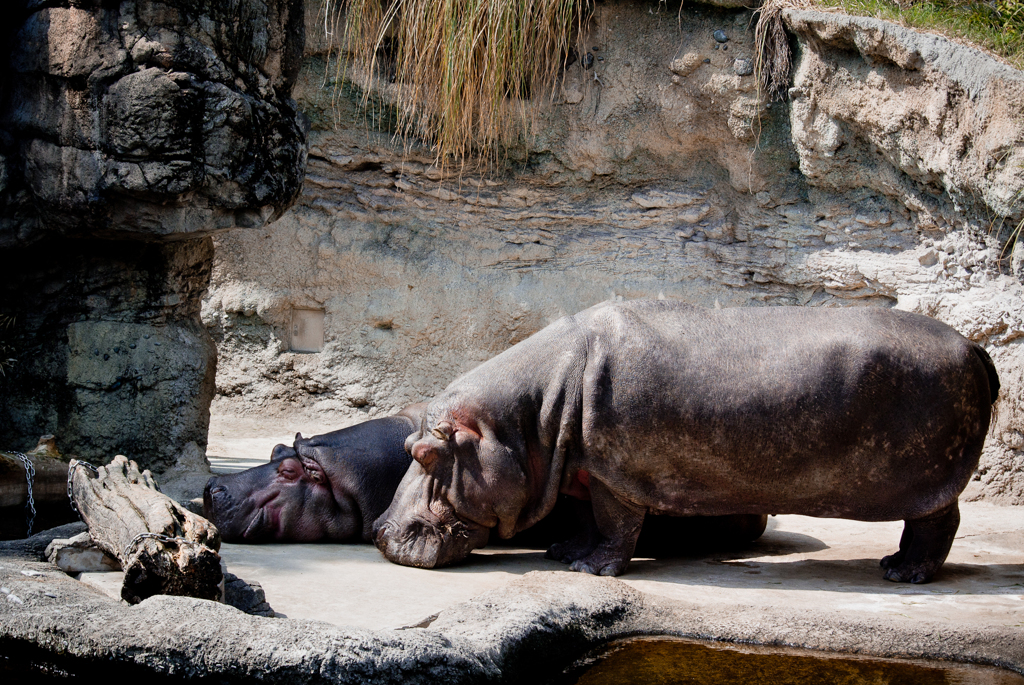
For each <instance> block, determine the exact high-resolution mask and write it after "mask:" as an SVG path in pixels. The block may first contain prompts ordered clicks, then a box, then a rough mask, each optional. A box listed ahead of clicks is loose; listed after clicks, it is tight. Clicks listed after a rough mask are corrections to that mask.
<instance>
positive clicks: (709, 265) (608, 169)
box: [203, 2, 1024, 503]
mask: <svg viewBox="0 0 1024 685" xmlns="http://www.w3.org/2000/svg"><path fill="white" fill-rule="evenodd" d="M307 16H308V17H309V20H310V21H314V19H313V17H314V12H313V11H312V9H310V10H308V11H307ZM751 19H752V15H751V13H750V12H749V11H747V10H727V9H717V8H710V7H707V6H701V5H694V6H691V5H685V6H684V7H683V10H682V14H681V19H680V18H679V17H677V16H676V14H675V12H667V13H665V12H662V13H656V12H654V11H651V12H648V9H647V7H646V6H640V5H635V4H633V3H629V2H618V3H604V4H600V5H598V6H597V11H596V14H595V17H594V20H593V22H592V24H591V33H590V35H588V36H586V37H585V38H584V40H583V44H584V45H586V46H587V47H588V48H591V50H590V52H591V54H593V55H594V56H595V59H594V61H593V67H592V68H590V69H585V68H584V67H583V66H582V65H581V64H580V63H579V62H577V63H576V64H573V65H571V66H570V67H569V68H568V69H567V70H566V72H565V73H564V75H563V76H562V78H561V79H560V82H559V84H558V87H557V88H556V90H555V93H554V96H553V99H552V101H551V103H549V104H548V105H546V106H544V107H539V108H538V110H537V113H536V123H535V127H534V136H533V137H532V138H529V139H528V140H524V141H523V142H522V144H521V145H520V146H518V147H513V149H510V150H509V151H508V159H509V162H510V163H509V165H508V168H507V170H505V171H502V172H500V173H497V172H495V173H490V174H487V173H477V172H475V171H474V170H472V169H465V170H462V171H461V173H460V172H459V170H452V169H440V168H438V167H437V166H435V165H434V164H433V163H432V162H433V159H432V157H431V155H430V154H429V151H428V150H425V149H423V148H422V147H417V144H416V141H394V140H392V139H391V137H390V135H389V134H388V133H386V132H384V133H374V130H373V126H372V123H373V122H372V121H367V119H366V118H365V115H363V114H362V113H361V112H360V110H359V107H358V104H359V95H358V94H352V93H350V92H349V91H347V90H345V91H338V95H339V96H340V97H334V96H335V92H334V90H333V88H334V87H335V86H336V85H337V84H336V82H333V81H332V79H333V78H334V73H335V72H334V63H333V62H332V63H330V64H326V63H325V50H326V47H325V46H326V43H325V42H324V40H323V39H322V30H320V29H319V28H318V27H316V26H314V25H312V24H311V25H310V26H309V27H308V28H307V30H308V32H309V33H310V36H311V37H313V36H319V37H318V38H316V39H315V40H313V39H311V41H310V43H309V49H308V51H307V55H306V58H305V62H304V66H303V69H302V71H301V72H300V75H299V77H298V79H297V83H296V90H295V93H296V97H297V99H298V100H299V103H300V105H301V107H302V108H303V110H304V111H305V112H306V113H307V114H308V115H309V117H310V119H311V120H312V121H313V123H314V130H313V132H312V134H311V149H310V157H309V167H308V172H307V179H306V184H305V187H304V191H303V193H302V195H301V196H300V197H299V199H298V201H297V203H296V205H295V207H294V208H293V209H292V210H290V211H289V212H287V213H286V214H285V215H284V216H283V217H282V218H281V219H280V220H279V221H277V222H276V223H274V224H273V225H270V226H268V227H266V228H265V229H260V230H257V231H249V232H235V233H231V234H226V235H223V236H218V237H217V238H216V239H215V240H216V259H215V264H214V271H213V276H212V286H211V291H210V295H209V297H208V298H207V299H206V301H205V302H204V306H203V320H204V322H205V323H206V324H207V325H208V326H209V328H210V330H211V332H212V333H213V335H214V338H215V340H216V341H217V345H218V350H219V353H220V366H219V371H218V376H217V389H218V393H219V395H218V397H219V399H218V400H215V402H218V405H217V406H219V407H222V408H223V410H224V411H259V412H289V411H299V412H302V413H304V414H306V415H308V413H309V412H321V414H322V415H323V416H327V417H333V420H335V421H336V422H337V424H338V425H339V426H341V425H343V424H346V423H350V422H353V421H356V420H360V419H362V418H366V417H368V416H379V415H382V414H384V413H387V412H391V411H394V410H395V409H396V408H399V407H401V406H404V405H405V404H407V403H409V402H413V401H418V400H421V399H424V398H429V397H431V396H433V395H434V394H435V393H437V392H438V391H439V390H440V389H442V388H443V387H444V386H445V385H446V384H447V383H448V382H450V381H451V380H453V379H454V378H456V377H457V376H458V375H459V374H460V373H462V372H464V371H466V370H468V369H470V368H472V367H473V366H475V365H477V364H479V363H480V362H482V361H484V360H486V359H488V358H490V357H492V356H494V355H495V354H497V353H499V352H501V351H502V350H504V349H505V348H507V347H508V346H510V345H512V344H514V343H516V342H518V341H519V340H522V339H523V338H525V337H527V336H528V335H530V334H531V333H533V332H535V331H537V330H539V329H540V328H541V327H543V326H544V325H546V324H547V323H549V322H550V321H551V320H553V319H555V318H557V317H558V316H561V315H563V314H567V313H572V312H574V311H577V310H580V309H583V308H585V307H588V306H590V305H592V304H595V303H597V302H600V301H603V300H607V299H610V298H639V297H668V298H678V299H683V300H686V301H689V302H694V303H697V304H701V305H704V306H708V307H715V306H722V307H729V306H761V305H783V304H790V305H805V306H862V305H868V306H887V307H891V306H896V307H900V308H903V309H909V310H913V311H918V312H923V313H926V314H929V315H932V316H935V317H937V318H939V319H941V320H944V321H946V322H948V323H950V324H952V325H953V326H955V327H956V328H958V330H960V331H961V332H963V333H964V334H965V335H967V336H968V337H970V338H972V339H974V340H977V341H979V342H981V343H983V344H985V345H986V346H987V348H988V349H989V351H990V352H991V353H992V356H993V358H994V359H995V360H996V364H997V366H998V368H999V371H1000V374H1001V378H1002V382H1003V391H1002V394H1001V399H1000V401H999V404H998V410H999V420H998V421H997V422H996V424H995V426H994V428H993V433H992V437H991V439H990V440H989V444H988V448H987V451H986V453H985V456H984V457H983V461H982V465H981V468H980V470H979V473H978V474H977V480H976V482H975V483H974V484H972V486H971V489H970V490H969V495H970V496H985V497H993V498H998V499H1002V500H1003V501H1009V502H1018V503H1024V476H1022V472H1024V451H1022V448H1024V442H1022V441H1024V435H1022V433H1021V431H1020V426H1021V425H1022V421H1024V417H1022V414H1021V412H1022V410H1024V385H1022V382H1021V380H1020V379H1021V378H1022V373H1021V371H1022V366H1024V348H1021V347H1020V344H1019V343H1020V342H1021V339H1022V337H1024V310H1022V305H1021V302H1022V295H1024V290H1022V287H1021V276H1022V274H1021V272H1020V271H1019V267H1016V266H1015V265H1016V264H1017V261H1015V260H1018V261H1019V259H1018V258H1019V256H1020V255H1022V254H1024V252H1019V251H1015V250H1014V247H1015V245H1014V244H1011V243H1008V242H1007V236H1008V234H1009V229H1010V228H1011V227H1012V226H1014V225H1015V222H1016V221H1018V220H1019V219H1020V218H1021V217H1022V211H1024V210H1022V207H1021V205H1020V203H1018V202H1017V201H1016V200H1015V198H1016V197H1018V194H1019V193H1020V192H1021V190H1022V189H1024V169H1022V167H1021V161H1022V160H1021V159H1020V156H1021V155H1022V154H1024V153H1022V152H1021V150H1022V149H1024V146H1021V145H1020V140H1021V137H1022V135H1024V123H1022V122H1024V117H1022V114H1024V91H1022V90H1021V84H1022V83H1024V81H1022V76H1021V74H1020V73H1019V72H1017V71H1014V70H1012V69H1009V68H1007V67H1004V66H1002V65H1000V64H998V63H997V62H995V61H994V60H992V59H991V58H989V57H987V56H985V55H983V54H982V53H980V52H979V51H976V50H972V49H970V48H965V47H963V46H960V45H958V44H956V43H953V42H951V41H949V40H947V39H945V38H940V37H937V36H923V35H920V34H917V33H914V32H911V31H907V30H904V29H901V28H899V27H895V26H892V25H889V24H885V23H883V22H878V21H875V20H863V19H857V18H852V17H846V16H844V15H838V14H823V13H814V12H790V13H789V14H787V15H786V21H787V25H788V27H789V30H790V31H791V32H792V33H793V36H794V45H795V46H796V63H795V69H794V77H793V79H794V81H793V88H792V90H791V97H790V99H789V100H788V101H787V102H782V103H773V104H772V105H770V106H769V105H766V104H763V103H761V102H760V101H759V99H758V97H757V92H756V85H755V80H754V76H753V74H752V60H753V56H754V55H753V37H752V31H751V28H750V27H751ZM320 21H322V18H321V19H320ZM716 30H720V31H724V32H725V34H726V37H727V38H728V40H727V41H726V42H725V43H720V42H718V41H716V40H715V39H714V37H713V34H714V32H715V31H716ZM332 84H333V85H332ZM993 217H995V218H996V219H997V220H996V221H995V223H993ZM1000 217H1002V219H1001V221H1002V223H1000V220H999V218H1000ZM310 309H312V310H320V311H322V312H323V315H324V320H325V340H324V346H323V349H322V350H321V351H320V352H318V353H314V354H309V353H298V352H292V351H290V347H291V342H290V341H291V336H292V320H293V318H294V317H296V316H298V315H297V314H296V313H295V312H296V311H297V310H310Z"/></svg>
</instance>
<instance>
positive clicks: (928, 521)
mask: <svg viewBox="0 0 1024 685" xmlns="http://www.w3.org/2000/svg"><path fill="white" fill-rule="evenodd" d="M959 525H960V510H959V508H958V507H957V504H956V502H954V503H953V504H951V505H949V506H948V507H946V508H944V509H940V510H939V511H937V512H936V513H934V514H931V515H929V516H926V517H923V518H919V519H911V520H908V521H906V522H905V523H904V525H903V536H902V537H901V538H900V550H899V551H898V552H896V553H895V554H890V555H889V556H887V557H885V558H883V559H882V561H881V562H880V565H881V567H882V568H884V569H885V576H884V577H885V579H886V580H891V581H892V582H894V583H927V582H928V581H930V580H931V579H932V577H933V576H934V575H935V574H936V572H938V570H939V569H940V568H941V567H942V563H943V562H944V561H945V560H946V556H947V555H948V554H949V548H950V547H951V546H952V545H953V538H954V536H955V535H956V530H957V528H958V527H959Z"/></svg>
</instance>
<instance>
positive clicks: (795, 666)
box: [563, 638, 1024, 685]
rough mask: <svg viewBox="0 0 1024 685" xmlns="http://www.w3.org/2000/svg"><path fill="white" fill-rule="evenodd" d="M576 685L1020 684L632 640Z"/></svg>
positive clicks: (1007, 676)
mask: <svg viewBox="0 0 1024 685" xmlns="http://www.w3.org/2000/svg"><path fill="white" fill-rule="evenodd" d="M563 682H565V683H577V685H684V684H685V685H723V684H726V683H727V684H729V685H732V684H736V685H822V684H828V685H1024V676H1021V675H1018V674H1017V673H1013V672H1011V671H1006V670H1003V669H999V668H994V667H990V666H974V665H969V664H959V663H953V662H944V661H924V660H902V659H878V658H867V657H860V656H853V655H846V654H842V655H841V654H835V653H832V654H829V653H821V652H810V651H806V650H795V649H785V648H770V647H758V646H752V645H735V644H723V643H706V642H697V641H693V640H683V639H674V638H637V639H631V640H623V641H618V642H615V643H612V644H610V645H608V647H607V648H606V649H604V650H602V651H601V652H599V653H593V654H591V655H590V656H589V657H588V658H587V659H585V660H583V661H581V662H577V664H576V665H574V667H572V668H571V669H569V670H568V671H567V672H566V678H565V680H564V681H563Z"/></svg>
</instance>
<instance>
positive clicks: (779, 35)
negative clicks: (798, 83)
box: [754, 0, 814, 102]
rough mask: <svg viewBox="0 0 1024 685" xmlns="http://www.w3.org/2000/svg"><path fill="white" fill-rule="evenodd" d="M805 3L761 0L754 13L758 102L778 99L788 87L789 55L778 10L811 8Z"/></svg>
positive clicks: (790, 65) (794, 0)
mask: <svg viewBox="0 0 1024 685" xmlns="http://www.w3.org/2000/svg"><path fill="white" fill-rule="evenodd" d="M813 6H814V5H813V4H812V3H811V2H810V1H809V0H765V1H764V2H763V3H762V4H761V7H760V8H759V9H758V10H757V12H755V14H756V15H757V23H756V25H755V26H754V53H755V54H754V75H755V77H756V78H757V87H758V95H759V99H761V100H762V101H767V102H771V101H773V100H782V99H784V98H785V96H786V92H787V90H788V88H789V75H790V71H791V70H792V68H793V52H792V50H790V47H789V37H788V36H787V35H786V27H785V25H784V24H783V22H782V11H783V10H785V9H788V8H793V7H795V8H800V9H811V8H812V7H813Z"/></svg>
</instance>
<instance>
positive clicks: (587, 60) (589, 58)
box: [583, 52, 594, 69]
mask: <svg viewBox="0 0 1024 685" xmlns="http://www.w3.org/2000/svg"><path fill="white" fill-rule="evenodd" d="M592 66H594V55H593V54H592V53H589V52H588V53H587V54H586V55H585V56H584V57H583V68H584V69H589V68H590V67H592Z"/></svg>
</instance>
